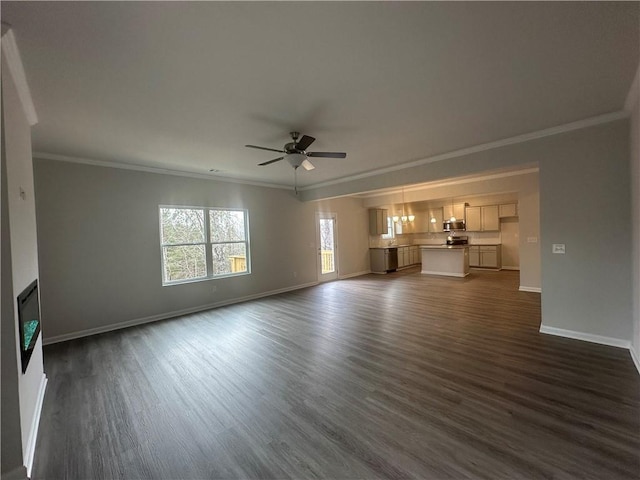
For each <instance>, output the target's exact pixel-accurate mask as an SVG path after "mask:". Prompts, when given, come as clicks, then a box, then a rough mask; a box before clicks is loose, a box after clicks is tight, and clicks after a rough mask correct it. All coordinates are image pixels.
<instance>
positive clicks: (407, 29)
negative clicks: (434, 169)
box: [0, 1, 640, 186]
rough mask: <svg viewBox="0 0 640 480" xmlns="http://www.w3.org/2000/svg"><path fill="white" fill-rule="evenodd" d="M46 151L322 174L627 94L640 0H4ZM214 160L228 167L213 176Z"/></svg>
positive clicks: (413, 154) (552, 121)
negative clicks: (285, 152) (297, 149)
mask: <svg viewBox="0 0 640 480" xmlns="http://www.w3.org/2000/svg"><path fill="white" fill-rule="evenodd" d="M0 8H1V14H2V20H3V21H4V22H8V23H10V24H11V25H12V27H13V30H14V33H15V35H16V38H17V42H18V46H19V48H20V52H21V55H22V58H23V62H24V64H25V70H26V74H27V79H28V81H29V84H30V87H31V93H32V96H33V100H34V103H35V106H36V110H37V113H38V117H39V123H38V124H37V125H36V126H35V127H34V129H33V141H34V150H35V151H37V152H45V153H48V154H55V155H63V156H69V157H79V158H83V159H91V160H98V161H110V162H121V163H130V164H134V165H140V166H147V167H160V168H167V169H174V170H180V171H186V172H197V173H204V174H209V170H210V169H218V170H220V172H219V173H217V174H216V175H222V176H228V177H234V178H239V179H245V180H251V181H258V182H263V183H271V184H279V185H290V184H291V183H292V181H293V170H292V169H291V167H290V166H289V165H288V164H287V163H286V162H278V163H275V164H273V165H270V166H267V167H259V166H257V164H258V163H259V162H263V161H266V160H269V159H272V158H275V157H277V156H278V155H277V154H276V153H272V152H266V151H259V150H251V149H248V148H245V147H244V145H245V144H246V143H251V144H257V145H264V146H267V147H272V148H282V146H283V145H284V143H286V142H287V141H288V140H289V137H288V132H289V131H292V130H298V131H300V132H302V133H304V134H308V135H311V136H314V137H316V138H317V141H316V142H315V143H314V144H313V145H312V147H310V148H309V150H310V151H314V150H315V151H318V150H321V151H326V150H328V151H346V152H347V153H348V156H347V159H345V160H340V159H328V158H327V159H313V162H314V164H315V165H316V169H315V170H313V171H310V172H306V171H300V172H299V175H298V182H299V184H300V185H302V186H305V185H306V186H309V185H314V184H318V183H321V182H326V181H331V180H334V179H344V178H345V177H349V176H351V175H357V174H361V173H364V172H368V171H371V170H375V169H380V168H384V167H389V166H393V165H398V164H402V163H406V162H411V161H415V160H419V159H422V158H427V157H430V156H434V155H437V154H441V153H445V152H450V151H454V150H458V149H461V148H465V147H470V146H473V145H478V144H482V143H487V142H491V141H496V140H500V139H504V138H508V137H512V136H515V135H520V134H523V133H528V132H533V131H537V130H541V129H544V128H548V127H553V126H557V125H562V124H565V123H569V122H573V121H577V120H581V119H585V118H589V117H593V116H597V115H601V114H605V113H609V112H615V111H619V110H621V109H622V106H623V104H624V100H625V96H626V95H627V92H628V90H629V87H630V85H631V82H632V79H633V75H634V73H635V70H636V67H637V62H638V57H639V43H640V42H639V4H638V2H625V3H614V2H572V3H565V2H549V3H538V2H533V3H530V2H513V3H502V2H497V3H484V2H472V3H462V2H451V3H444V2H433V3H422V2H408V3H404V2H373V3H369V2H350V3H342V2H300V3H289V2H258V3H244V2H228V3H226V2H225V3H220V2H211V3H208V2H198V3H192V2H175V3H174V2H158V3H146V2H144V3H139V2H117V3H116V2H91V3H82V2H80V3H79V2H70V3H66V2H51V3H41V2H7V1H3V2H2V4H1V7H0ZM211 175H213V174H211Z"/></svg>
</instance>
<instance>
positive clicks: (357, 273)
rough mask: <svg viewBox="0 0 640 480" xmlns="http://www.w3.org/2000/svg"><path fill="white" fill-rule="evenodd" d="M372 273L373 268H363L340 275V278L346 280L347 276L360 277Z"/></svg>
mask: <svg viewBox="0 0 640 480" xmlns="http://www.w3.org/2000/svg"><path fill="white" fill-rule="evenodd" d="M370 273H371V270H363V271H362V272H355V273H347V274H346V275H340V277H338V278H339V279H340V280H345V279H347V278H353V277H360V276H362V275H368V274H370Z"/></svg>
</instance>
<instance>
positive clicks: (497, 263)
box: [469, 245, 502, 269]
mask: <svg viewBox="0 0 640 480" xmlns="http://www.w3.org/2000/svg"><path fill="white" fill-rule="evenodd" d="M469 266H470V267H482V268H496V269H500V268H502V246H501V245H470V246H469Z"/></svg>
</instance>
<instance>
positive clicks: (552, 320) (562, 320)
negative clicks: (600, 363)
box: [540, 120, 632, 341]
mask: <svg viewBox="0 0 640 480" xmlns="http://www.w3.org/2000/svg"><path fill="white" fill-rule="evenodd" d="M546 143H547V145H546V148H545V152H544V153H545V157H546V158H544V159H543V160H542V161H541V162H540V193H541V195H540V218H541V236H542V324H543V325H545V326H549V327H555V328H561V329H565V330H570V331H577V332H583V333H587V334H592V335H600V336H604V337H610V338H613V339H620V340H626V341H630V340H631V331H632V322H631V315H632V314H631V304H632V300H631V225H630V219H631V212H630V206H631V193H630V190H631V189H630V180H629V178H630V176H629V123H628V121H626V120H625V121H618V122H614V123H609V124H606V125H601V126H599V127H592V128H588V129H585V130H581V131H576V132H571V133H567V134H564V135H559V136H557V137H553V138H551V139H549V141H548V142H546ZM554 243H564V244H566V254H565V255H554V254H552V253H551V245H552V244H554Z"/></svg>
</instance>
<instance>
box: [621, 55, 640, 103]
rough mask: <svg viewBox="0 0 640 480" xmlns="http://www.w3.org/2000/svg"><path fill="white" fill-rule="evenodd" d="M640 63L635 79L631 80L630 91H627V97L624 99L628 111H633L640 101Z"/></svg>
mask: <svg viewBox="0 0 640 480" xmlns="http://www.w3.org/2000/svg"><path fill="white" fill-rule="evenodd" d="M639 83H640V64H639V65H638V68H637V69H636V74H635V76H634V77H633V81H632V82H631V86H630V87H629V92H628V93H627V98H626V99H625V101H624V109H625V111H627V112H631V111H632V110H633V107H634V106H635V105H637V104H638V102H640V98H638V92H639V91H640V85H638V84H639Z"/></svg>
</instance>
